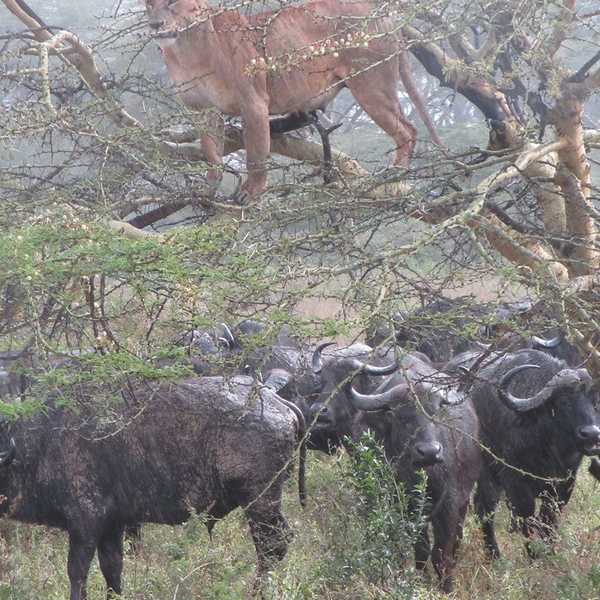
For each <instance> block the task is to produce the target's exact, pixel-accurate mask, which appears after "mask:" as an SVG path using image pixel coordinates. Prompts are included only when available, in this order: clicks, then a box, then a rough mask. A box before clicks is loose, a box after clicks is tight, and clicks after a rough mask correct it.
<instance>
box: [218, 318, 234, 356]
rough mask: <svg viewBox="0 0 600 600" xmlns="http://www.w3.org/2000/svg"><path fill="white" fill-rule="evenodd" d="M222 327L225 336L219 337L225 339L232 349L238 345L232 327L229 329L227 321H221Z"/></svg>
mask: <svg viewBox="0 0 600 600" xmlns="http://www.w3.org/2000/svg"><path fill="white" fill-rule="evenodd" d="M221 327H222V328H223V337H222V338H219V339H223V340H224V341H225V343H226V344H227V346H228V347H229V349H230V350H232V349H233V348H235V347H236V346H237V343H236V341H235V337H234V336H233V333H231V329H229V327H228V326H227V324H226V323H221Z"/></svg>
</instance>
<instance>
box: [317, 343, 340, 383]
mask: <svg viewBox="0 0 600 600" xmlns="http://www.w3.org/2000/svg"><path fill="white" fill-rule="evenodd" d="M334 345H335V342H325V343H323V344H319V345H318V346H317V347H316V348H315V351H314V352H313V355H312V370H313V373H314V374H315V375H318V374H319V373H320V372H321V369H322V368H323V359H322V357H321V352H323V350H324V349H325V348H327V346H334Z"/></svg>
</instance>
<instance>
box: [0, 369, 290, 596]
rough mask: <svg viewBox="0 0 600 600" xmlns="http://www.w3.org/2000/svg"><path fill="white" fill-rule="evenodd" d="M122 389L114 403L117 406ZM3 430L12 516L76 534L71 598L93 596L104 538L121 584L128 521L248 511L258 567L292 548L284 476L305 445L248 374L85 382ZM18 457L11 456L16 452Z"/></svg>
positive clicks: (106, 560)
mask: <svg viewBox="0 0 600 600" xmlns="http://www.w3.org/2000/svg"><path fill="white" fill-rule="evenodd" d="M110 398H112V401H113V404H112V405H110V404H107V401H108V400H109V399H110ZM70 400H71V408H70V409H69V410H66V409H65V408H62V407H61V404H62V403H63V402H64V401H66V399H65V398H64V397H61V396H58V395H55V396H54V397H53V398H52V399H50V400H48V402H47V404H46V406H45V411H44V412H42V413H39V414H37V415H36V416H35V417H32V418H29V419H25V420H20V421H18V422H15V423H13V424H7V423H4V424H3V426H2V431H1V433H0V443H1V445H2V447H3V448H10V447H11V445H12V441H11V440H14V451H12V456H11V450H8V451H7V453H5V454H4V455H3V457H4V460H3V462H4V464H3V465H2V466H1V467H0V494H3V495H4V496H6V501H5V503H4V505H3V507H2V509H3V512H4V515H5V516H7V517H10V518H13V519H16V520H19V521H25V522H30V523H39V524H45V525H50V526H54V527H59V528H62V529H65V530H66V531H67V532H68V534H69V558H68V573H69V578H70V581H71V596H70V598H71V600H80V599H81V598H84V597H85V581H86V576H87V572H88V569H89V565H90V562H91V560H92V558H93V556H94V552H95V550H96V548H97V550H98V558H99V562H100V568H101V570H102V573H103V575H104V577H105V579H106V582H107V585H108V587H109V589H112V590H114V591H115V592H117V593H120V591H121V569H122V537H123V529H124V527H125V526H127V525H136V524H138V523H142V522H153V523H165V524H177V523H182V522H183V521H185V520H186V519H187V518H188V517H189V516H190V515H191V514H192V512H194V511H195V512H198V513H206V514H207V515H208V517H209V518H212V519H218V518H220V517H223V516H225V515H226V514H227V513H229V512H230V511H231V510H233V509H235V508H236V507H242V508H244V510H245V513H246V516H247V518H248V521H249V525H250V530H251V533H252V536H253V538H254V543H255V545H256V551H257V555H258V562H259V570H264V569H265V568H266V567H267V565H268V564H269V562H270V560H271V559H272V558H274V557H275V558H281V557H283V555H284V554H285V552H286V548H287V536H286V530H287V524H286V521H285V519H284V517H283V515H282V513H281V494H282V485H283V482H284V480H285V479H286V477H287V476H288V473H289V470H290V461H291V459H292V456H293V451H294V448H295V445H296V443H297V436H298V422H297V419H296V417H295V415H294V413H293V412H292V411H291V410H290V409H289V408H288V407H286V406H285V405H284V404H282V403H281V401H280V400H279V399H278V397H277V395H276V394H275V393H274V392H273V391H272V390H268V389H263V390H261V391H260V392H259V390H258V388H257V387H256V384H255V381H254V380H253V379H251V378H249V377H241V376H240V377H235V378H232V379H231V380H225V379H223V378H220V377H205V378H192V379H187V380H184V381H181V382H177V383H161V384H157V383H153V382H148V383H144V384H141V385H138V386H135V387H134V388H128V389H126V390H120V391H118V392H116V393H115V394H114V395H112V396H111V397H105V398H103V401H102V402H101V403H100V402H99V401H98V400H97V399H95V398H94V397H93V396H91V395H89V394H87V393H85V391H84V390H82V389H79V390H77V393H76V394H75V395H74V397H72V398H71V399H70ZM8 458H10V460H7V459H8Z"/></svg>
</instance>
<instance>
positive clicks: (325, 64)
mask: <svg viewBox="0 0 600 600" xmlns="http://www.w3.org/2000/svg"><path fill="white" fill-rule="evenodd" d="M145 4H146V9H147V15H148V23H149V26H150V28H151V29H152V30H153V32H154V37H155V38H156V39H157V41H158V43H159V45H160V47H161V50H162V53H163V56H164V60H165V63H166V66H167V70H168V72H169V76H170V77H171V79H172V81H173V82H174V84H175V85H176V87H177V93H178V95H179V97H180V99H181V100H182V101H183V103H184V104H185V105H187V106H188V107H190V108H191V109H193V110H201V109H206V108H209V107H214V108H216V109H217V110H218V111H219V112H220V113H222V114H224V115H229V116H234V117H241V118H242V125H243V136H244V145H245V149H246V157H247V161H246V166H247V172H248V176H247V179H246V181H245V182H244V184H243V186H242V188H241V191H240V194H239V195H238V198H237V201H238V202H239V203H241V204H243V203H245V202H247V201H249V200H252V199H255V198H257V197H258V196H260V194H262V192H263V191H264V190H265V189H266V186H267V170H266V166H267V159H268V156H269V152H270V135H269V116H270V115H286V114H290V113H309V112H311V111H316V110H323V109H325V107H326V106H327V104H328V103H329V102H331V101H332V100H333V99H334V98H335V96H336V95H337V94H338V93H339V92H340V91H341V90H342V89H343V88H344V87H346V88H348V89H349V90H350V92H351V93H352V95H353V96H354V98H355V99H356V101H357V102H358V104H360V106H361V107H362V108H363V110H364V111H365V112H366V113H367V114H368V115H369V116H370V117H371V119H373V121H374V122H375V123H376V124H377V125H378V126H379V127H380V128H381V129H383V130H384V131H385V132H386V133H387V134H388V135H389V136H390V137H391V138H392V139H393V140H394V143H395V146H396V154H395V159H394V165H398V166H403V167H406V166H408V164H409V162H410V158H411V154H412V151H413V148H414V145H415V141H416V129H415V127H414V126H413V125H412V124H411V123H410V122H409V121H408V120H407V119H406V117H405V116H404V114H403V112H402V109H401V107H400V102H399V100H398V95H397V85H398V82H399V81H400V80H401V79H402V81H403V82H404V85H405V88H406V90H407V92H408V93H409V96H410V97H411V99H412V101H413V103H414V104H415V107H416V108H417V110H418V111H419V113H420V115H421V118H422V119H423V121H424V122H425V123H426V124H427V125H428V127H429V129H430V132H432V137H433V139H434V141H436V143H438V144H439V145H441V142H440V140H439V138H438V137H437V134H436V133H435V129H434V128H433V124H432V123H431V120H430V119H429V116H428V114H427V111H426V109H425V106H424V103H423V100H422V98H421V97H420V95H419V94H418V92H417V90H416V88H415V86H414V83H413V81H412V77H411V75H410V70H409V67H408V64H407V59H406V55H405V50H404V49H403V47H402V40H401V37H400V35H399V32H398V24H397V23H394V20H393V19H392V18H390V17H389V16H386V15H383V14H380V13H378V12H377V9H376V7H375V5H374V4H371V3H370V2H365V1H361V0H358V1H355V0H348V1H344V0H314V1H310V2H307V3H305V4H302V5H299V6H289V7H286V8H282V9H279V10H277V11H274V12H261V13H259V14H248V15H244V14H242V13H241V12H240V10H238V9H227V8H225V7H220V8H216V7H211V6H209V4H208V2H207V0H145ZM212 125H213V127H212V129H208V130H207V132H206V133H204V134H203V135H201V138H200V142H201V146H202V150H203V153H204V155H205V157H206V159H207V161H208V162H209V164H213V165H221V163H222V159H223V156H222V154H223V124H222V119H213V123H212ZM220 176H221V169H220V168H214V169H212V170H211V171H209V180H211V182H212V183H213V184H214V185H218V181H219V179H220Z"/></svg>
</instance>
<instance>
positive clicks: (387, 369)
mask: <svg viewBox="0 0 600 600" xmlns="http://www.w3.org/2000/svg"><path fill="white" fill-rule="evenodd" d="M398 366H399V365H398V363H397V362H396V361H394V362H393V363H391V364H389V365H384V366H383V367H376V366H375V365H366V364H363V365H362V366H361V371H362V372H363V373H366V374H367V375H391V374H392V373H393V372H394V371H396V370H397V369H398Z"/></svg>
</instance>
